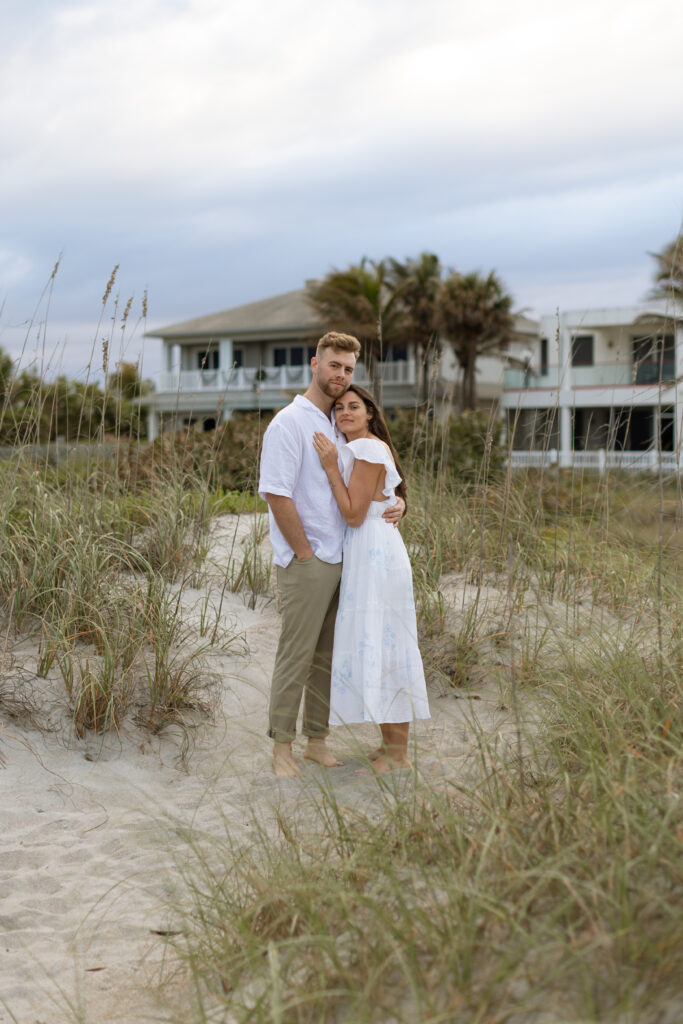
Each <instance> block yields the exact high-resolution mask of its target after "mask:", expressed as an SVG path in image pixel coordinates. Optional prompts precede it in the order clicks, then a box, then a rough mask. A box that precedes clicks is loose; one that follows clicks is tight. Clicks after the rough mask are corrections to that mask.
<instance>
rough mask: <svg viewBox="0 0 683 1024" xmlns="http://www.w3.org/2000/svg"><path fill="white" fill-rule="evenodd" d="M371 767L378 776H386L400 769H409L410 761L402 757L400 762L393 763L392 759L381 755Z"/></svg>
mask: <svg viewBox="0 0 683 1024" xmlns="http://www.w3.org/2000/svg"><path fill="white" fill-rule="evenodd" d="M372 767H373V770H374V771H376V772H377V774H378V775H386V773H387V772H395V771H398V770H399V769H400V768H410V761H409V760H408V758H407V757H402V758H401V759H400V760H398V761H395V760H393V758H391V757H387V756H386V755H383V756H382V757H378V758H377V760H376V761H375V762H374V763H373V766H372Z"/></svg>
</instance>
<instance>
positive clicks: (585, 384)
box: [503, 359, 676, 391]
mask: <svg viewBox="0 0 683 1024" xmlns="http://www.w3.org/2000/svg"><path fill="white" fill-rule="evenodd" d="M675 376H676V372H675V363H674V362H673V360H668V359H667V360H663V361H662V362H661V364H660V363H657V362H641V363H629V362H626V361H625V360H624V361H622V362H613V363H597V364H596V365H594V366H572V367H571V368H570V370H569V372H568V373H565V374H564V375H562V379H561V374H560V368H559V367H557V366H551V367H548V370H547V372H546V373H538V372H532V371H524V370H518V369H506V370H505V371H504V373H503V389H504V390H505V391H516V390H521V389H522V388H557V387H559V386H560V385H563V386H565V387H570V388H591V387H593V388H604V387H632V386H633V385H640V384H645V385H650V386H651V385H653V384H660V383H661V384H662V385H664V386H666V387H669V386H670V385H671V384H672V383H673V382H674V380H675Z"/></svg>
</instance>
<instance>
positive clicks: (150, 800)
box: [0, 517, 513, 1024]
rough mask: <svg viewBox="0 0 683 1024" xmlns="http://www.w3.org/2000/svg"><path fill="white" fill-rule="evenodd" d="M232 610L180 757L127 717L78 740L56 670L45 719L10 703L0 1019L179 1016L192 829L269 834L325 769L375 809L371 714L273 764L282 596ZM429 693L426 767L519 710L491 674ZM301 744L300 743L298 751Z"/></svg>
mask: <svg viewBox="0 0 683 1024" xmlns="http://www.w3.org/2000/svg"><path fill="white" fill-rule="evenodd" d="M249 520H250V517H242V520H241V522H240V524H237V523H236V520H234V519H233V518H232V517H223V518H222V519H221V520H218V521H217V522H216V524H215V526H214V529H213V539H212V545H211V550H210V554H209V560H208V563H207V564H208V569H207V574H206V578H205V581H204V585H203V587H202V588H200V589H196V590H190V589H187V590H186V591H184V592H183V595H182V602H183V610H184V615H185V616H186V617H187V621H188V623H189V624H196V623H197V622H198V617H199V614H200V608H201V605H202V601H203V599H204V598H205V596H206V594H207V588H208V590H211V588H212V587H213V588H215V587H216V585H217V583H218V582H219V581H220V579H221V574H222V567H223V566H224V565H225V563H226V561H227V559H228V558H229V557H230V552H231V551H234V548H235V544H236V543H237V544H240V543H242V541H243V540H244V537H245V531H247V530H248V529H249V528H250V525H251V524H250V522H249ZM245 524H246V525H245ZM266 546H267V545H266ZM214 592H215V591H214ZM221 621H222V623H223V624H224V626H225V628H226V630H229V631H231V632H232V633H235V634H239V635H240V637H241V639H239V640H238V641H237V642H236V643H235V644H234V645H233V646H232V648H231V649H229V650H228V651H227V652H225V651H224V652H220V651H219V652H216V653H214V654H211V655H210V656H209V659H208V663H207V669H208V671H209V672H210V673H211V674H212V675H213V676H215V679H216V693H217V711H216V715H215V719H214V721H212V722H204V723H199V724H198V726H197V728H196V729H194V730H193V732H192V735H191V742H190V747H189V749H188V750H187V751H186V752H185V753H184V756H183V741H182V739H183V738H182V734H181V733H180V732H179V730H177V729H173V728H172V729H169V730H168V731H167V732H166V733H164V734H162V735H161V736H150V735H149V734H148V733H147V732H146V731H144V730H142V729H141V728H140V727H138V726H137V725H135V723H134V722H132V721H127V722H126V723H125V724H124V725H123V727H122V728H121V730H120V732H119V733H118V734H116V733H109V734H107V735H106V736H105V737H104V738H102V737H99V736H88V737H86V738H84V739H79V738H78V737H76V736H75V735H74V734H73V730H72V729H71V727H70V722H69V718H68V715H67V713H66V708H65V701H64V699H63V697H62V696H61V695H60V693H59V691H58V689H57V686H56V682H53V683H52V684H49V682H46V683H45V686H46V687H47V689H46V690H45V692H44V694H43V695H42V696H43V698H44V701H45V702H47V703H50V702H52V703H51V707H52V711H51V713H50V715H49V716H48V719H47V721H46V720H45V719H44V720H43V728H40V729H39V728H34V727H31V725H30V723H23V724H18V723H17V722H15V721H13V720H12V719H11V718H9V717H7V716H6V715H3V714H2V712H0V757H2V761H3V765H2V767H0V820H1V822H2V827H1V832H0V929H1V930H0V1022H2V1024H5V1022H9V1021H14V1020H16V1021H19V1022H21V1024H57V1022H62V1021H74V1020H82V1021H87V1022H101V1021H123V1022H126V1024H135V1022H138V1021H143V1020H145V1021H146V1020H170V1019H171V1015H170V1011H168V1010H165V1009H164V1006H168V1005H169V1003H173V1004H174V1005H175V1007H176V1009H177V1007H178V1005H181V1004H182V1000H183V999H184V998H185V996H186V992H185V984H186V982H185V980H184V978H183V975H182V973H180V972H178V973H177V974H176V975H175V976H174V975H173V974H172V972H169V970H168V969H166V970H164V971H163V972H162V971H161V968H162V965H163V964H164V960H165V959H166V966H167V968H168V964H169V958H171V957H172V954H170V953H169V946H168V939H167V933H168V932H169V931H173V930H174V927H177V925H178V920H177V912H176V910H175V909H174V906H175V905H176V901H177V899H179V898H182V889H181V888H179V873H178V870H177V867H176V858H177V857H182V856H183V852H184V850H186V846H185V839H184V837H183V832H184V831H186V830H189V829H192V830H193V831H194V833H195V834H197V835H207V836H211V835H220V834H222V832H223V833H224V831H225V830H226V829H228V830H229V832H230V835H231V837H232V839H233V840H235V841H238V842H239V840H240V838H241V837H242V836H243V837H244V838H245V839H248V837H249V834H250V830H252V832H253V827H254V822H255V821H258V822H259V824H260V825H261V826H262V827H264V828H266V829H271V828H272V830H273V832H275V830H276V828H277V825H276V816H275V813H276V811H277V810H278V809H279V810H280V811H283V810H284V811H285V812H292V813H296V812H297V809H300V808H305V807H306V806H310V805H311V802H312V801H315V800H319V799H320V783H321V782H322V783H323V784H329V785H330V786H332V787H333V789H334V792H335V795H336V797H337V799H338V800H339V802H340V803H343V804H344V805H349V806H363V807H366V806H367V805H368V802H369V801H371V800H372V799H373V794H376V793H377V781H376V779H375V778H374V777H373V775H372V773H371V772H369V771H368V770H367V768H366V767H365V765H364V761H363V759H362V757H361V753H360V751H361V749H362V748H365V749H370V748H371V747H372V746H374V745H375V744H376V739H377V733H376V730H375V728H374V727H372V726H362V727H358V728H357V729H356V730H354V732H353V733H351V732H350V731H349V732H347V731H343V730H336V731H335V732H334V733H333V735H332V737H331V746H332V748H333V750H334V751H335V753H338V754H339V755H341V756H342V757H343V758H344V760H345V764H344V766H343V767H342V768H337V769H333V770H331V769H330V770H325V769H321V768H319V767H317V766H315V765H313V764H311V763H310V762H302V775H301V778H300V779H294V780H289V779H288V780H276V779H274V777H273V775H272V771H271V765H270V744H269V741H268V740H267V738H266V736H265V722H266V708H267V695H268V690H269V683H270V676H271V672H272V666H273V660H274V656H275V648H276V645H277V638H278V633H279V615H278V611H277V608H276V603H275V600H274V598H273V596H272V595H266V596H265V597H261V598H259V601H258V606H257V607H256V608H255V609H250V608H248V607H247V606H246V604H245V596H244V595H240V594H228V595H227V596H226V600H225V602H224V606H223V609H222V612H221ZM36 654H37V651H36V650H35V648H32V647H31V644H30V643H28V644H27V645H25V646H24V647H23V649H22V650H20V651H19V652H17V651H15V654H14V657H15V659H18V661H20V662H21V664H22V666H23V670H24V672H25V673H30V671H31V666H32V665H33V666H35V658H36ZM22 658H23V661H22ZM41 683H42V681H41ZM50 685H52V687H53V690H49V686H50ZM474 698H478V699H474ZM430 702H431V709H432V718H431V720H429V721H426V722H420V723H418V724H417V727H416V730H415V737H416V739H417V748H418V751H419V769H420V772H421V773H422V774H423V775H424V776H425V777H429V778H432V779H433V778H440V777H444V778H446V777H453V776H458V775H459V773H461V772H463V771H465V768H466V766H467V765H468V763H469V762H470V759H471V755H472V751H473V750H474V748H475V745H476V741H475V732H476V730H475V724H474V720H475V719H476V721H477V729H481V730H483V731H484V732H485V733H487V734H488V735H489V736H491V737H492V738H495V737H500V739H501V742H502V743H504V744H509V743H511V742H512V733H513V725H512V722H511V716H510V713H509V712H508V711H506V710H505V709H504V708H502V707H501V704H500V700H499V697H498V694H497V690H496V687H495V686H494V685H492V684H486V683H484V682H483V681H480V683H479V685H478V686H477V687H476V688H475V689H470V690H468V691H461V692H460V694H459V696H457V697H456V695H455V694H453V693H448V692H447V693H445V694H444V692H443V690H441V689H436V690H434V691H433V692H432V693H430ZM46 724H47V725H48V726H49V727H48V728H47V729H46V728H45V727H44V726H45V725H46ZM302 751H303V743H301V742H297V744H296V745H295V754H296V755H297V756H298V757H300V755H301V753H302ZM406 784H410V782H409V781H408V782H406ZM162 973H163V976H164V978H165V982H164V985H163V986H162V988H161V989H159V980H160V977H161V974H162ZM169 973H170V977H171V980H170V981H169V980H168V979H169ZM174 1019H177V1018H174Z"/></svg>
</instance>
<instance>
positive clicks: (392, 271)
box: [389, 252, 442, 403]
mask: <svg viewBox="0 0 683 1024" xmlns="http://www.w3.org/2000/svg"><path fill="white" fill-rule="evenodd" d="M441 270H442V267H441V261H440V260H439V257H438V256H436V255H435V254H434V253H433V252H423V253H421V254H420V255H419V256H418V258H417V259H416V260H413V259H407V260H406V261H405V262H404V263H400V262H399V261H398V260H394V259H391V260H389V280H390V282H391V284H392V286H393V288H394V290H395V291H396V293H397V295H398V297H399V299H400V302H401V306H402V307H403V309H404V311H405V313H406V315H407V318H408V322H407V330H408V333H409V336H410V338H411V340H412V341H414V342H415V343H416V345H418V346H419V347H420V349H421V355H422V373H421V378H420V401H421V402H422V403H425V402H426V401H427V397H428V391H429V371H430V368H431V364H432V357H433V355H434V354H435V353H436V352H437V351H438V349H439V348H440V339H439V330H438V326H437V322H436V310H437V298H438V294H439V286H440V284H441Z"/></svg>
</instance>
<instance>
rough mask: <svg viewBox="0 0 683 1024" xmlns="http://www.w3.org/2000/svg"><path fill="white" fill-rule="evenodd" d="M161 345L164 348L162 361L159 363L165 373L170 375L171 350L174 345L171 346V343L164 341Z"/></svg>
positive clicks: (171, 363)
mask: <svg viewBox="0 0 683 1024" xmlns="http://www.w3.org/2000/svg"><path fill="white" fill-rule="evenodd" d="M162 344H163V346H164V355H163V359H162V361H161V362H162V366H163V367H164V369H165V371H166V373H171V372H172V371H173V349H174V345H173V342H172V341H164V342H162Z"/></svg>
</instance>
